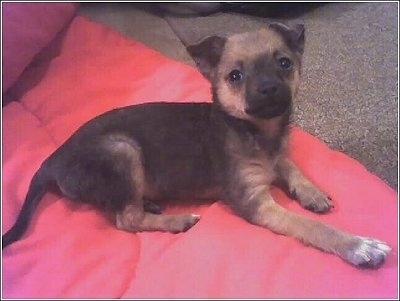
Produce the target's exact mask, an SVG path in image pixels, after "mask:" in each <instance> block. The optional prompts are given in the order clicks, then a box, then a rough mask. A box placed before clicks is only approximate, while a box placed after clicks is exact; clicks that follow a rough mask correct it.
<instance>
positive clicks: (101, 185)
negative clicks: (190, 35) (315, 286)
mask: <svg viewBox="0 0 400 301" xmlns="http://www.w3.org/2000/svg"><path fill="white" fill-rule="evenodd" d="M187 50H188V52H189V53H190V54H191V55H192V57H193V58H194V60H195V62H196V64H197V66H198V68H199V70H200V72H201V73H202V74H203V75H204V76H205V77H206V78H207V79H208V80H209V81H210V83H211V87H212V95H213V103H212V104H209V103H196V104H195V103H152V104H143V105H136V106H129V107H124V108H119V109H115V110H112V111H110V112H107V113H105V114H103V115H101V116H98V117H96V118H94V119H93V120H91V121H89V122H87V123H86V124H84V125H83V126H82V127H81V128H80V129H78V130H77V131H76V132H75V133H74V134H73V135H72V136H71V137H70V138H69V139H68V140H67V141H66V142H65V143H64V144H63V145H62V146H61V147H60V148H58V149H57V150H56V151H55V152H54V153H53V154H52V155H51V156H50V157H48V158H47V159H46V160H45V161H44V162H43V164H42V165H41V167H40V168H39V170H38V171H37V172H36V174H35V175H34V177H33V179H32V181H31V184H30V187H29V190H28V193H27V196H26V199H25V202H24V204H23V206H22V209H21V212H20V214H19V216H18V218H17V221H16V223H15V224H14V226H13V227H12V228H11V229H10V230H9V231H8V232H7V233H6V234H5V235H4V236H3V237H2V243H3V248H4V247H6V246H8V245H9V244H11V243H13V242H15V241H17V240H18V239H20V238H21V237H22V235H23V234H24V232H25V231H26V229H27V227H28V224H29V221H30V219H31V217H32V214H33V212H34V210H35V208H36V206H37V204H38V202H39V201H40V199H41V198H42V196H43V195H44V194H45V192H46V190H47V189H48V187H49V186H50V185H52V184H56V185H57V186H58V187H59V190H60V191H61V192H62V193H63V194H64V195H65V196H67V197H68V198H70V199H71V200H76V201H79V202H84V203H90V204H93V205H94V206H96V207H98V208H99V209H101V210H105V211H107V212H110V213H112V214H113V215H114V216H115V224H116V227H117V228H119V229H122V230H126V231H131V232H137V231H168V232H173V233H177V232H182V231H186V230H188V229H189V228H191V227H192V226H193V225H195V224H196V223H197V222H198V220H199V218H200V217H199V216H197V215H194V214H180V215H167V214H159V213H160V212H159V209H158V207H157V205H155V204H154V203H153V201H158V200H163V199H194V198H197V199H211V200H212V199H222V200H224V201H225V202H226V203H227V204H228V205H229V206H231V207H232V208H233V210H234V211H235V212H236V213H237V214H238V215H240V216H242V217H243V218H244V219H246V220H247V221H249V222H250V223H253V224H256V225H259V226H261V227H265V228H267V229H269V230H271V231H273V232H276V233H278V234H283V235H288V236H292V237H294V238H296V239H298V240H300V241H301V242H303V243H305V244H307V245H311V246H314V247H316V248H318V249H321V250H323V251H325V252H330V253H333V254H336V255H338V256H340V257H341V258H342V259H344V260H345V261H347V262H349V263H351V264H353V265H356V266H363V267H378V266H380V265H381V264H382V262H383V261H384V260H385V257H386V256H387V254H388V253H389V251H390V247H389V246H388V245H386V244H385V243H383V242H380V241H378V240H375V239H372V238H364V237H360V236H355V235H352V234H348V233H345V232H342V231H339V230H337V229H334V228H332V227H329V226H327V225H325V224H322V223H320V222H317V221H313V220H310V219H307V218H305V217H302V216H299V215H296V214H294V213H292V212H289V211H287V210H286V209H284V208H283V207H281V206H279V205H278V204H277V203H276V202H275V201H274V199H273V198H272V196H271V193H270V185H271V183H272V182H273V181H274V180H280V181H282V182H283V183H284V184H285V186H286V187H287V188H288V192H289V193H290V194H291V195H292V196H293V197H295V198H296V199H297V200H298V202H299V203H300V205H301V206H303V207H304V208H306V209H308V210H311V211H314V212H318V213H323V212H327V211H329V210H330V208H331V207H333V205H332V201H331V199H330V198H329V197H328V196H327V195H326V194H325V193H324V192H322V191H321V190H319V189H318V188H317V187H315V186H314V185H313V184H312V183H311V182H310V181H309V180H308V179H306V178H305V177H304V175H303V174H302V173H301V172H300V171H299V170H298V169H297V167H296V166H295V165H294V163H293V162H291V161H290V159H289V158H288V157H287V155H286V141H287V135H288V124H289V121H290V115H291V111H292V101H293V99H294V97H295V95H296V93H297V90H298V87H299V79H300V73H301V59H302V54H303V50H304V27H303V26H302V25H297V26H294V27H289V26H287V25H284V24H281V23H272V24H270V25H268V26H266V27H265V28H263V29H261V30H259V31H256V32H250V33H244V34H238V35H233V36H231V37H229V38H223V37H217V36H213V37H208V38H206V39H204V40H203V41H201V42H200V43H198V44H196V45H191V46H188V47H187Z"/></svg>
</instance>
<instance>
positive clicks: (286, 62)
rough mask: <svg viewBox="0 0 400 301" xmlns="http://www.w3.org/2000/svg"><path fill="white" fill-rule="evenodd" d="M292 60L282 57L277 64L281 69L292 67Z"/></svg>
mask: <svg viewBox="0 0 400 301" xmlns="http://www.w3.org/2000/svg"><path fill="white" fill-rule="evenodd" d="M292 65H293V64H292V61H291V60H289V59H288V58H287V57H283V58H280V59H279V66H280V67H281V68H282V69H283V70H288V69H290V68H291V67H292Z"/></svg>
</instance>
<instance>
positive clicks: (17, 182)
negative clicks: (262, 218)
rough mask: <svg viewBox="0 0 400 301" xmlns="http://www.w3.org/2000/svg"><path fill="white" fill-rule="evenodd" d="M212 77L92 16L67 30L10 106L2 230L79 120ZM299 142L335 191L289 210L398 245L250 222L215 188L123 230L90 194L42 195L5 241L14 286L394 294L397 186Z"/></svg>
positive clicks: (174, 95) (6, 291) (120, 291)
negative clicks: (317, 208) (320, 240)
mask: <svg viewBox="0 0 400 301" xmlns="http://www.w3.org/2000/svg"><path fill="white" fill-rule="evenodd" d="M210 99H211V96H210V91H209V85H208V83H207V82H206V81H205V80H204V79H203V78H202V76H201V75H200V74H199V73H198V72H197V71H196V70H195V69H193V68H191V67H189V66H186V65H184V64H182V63H179V62H175V61H173V60H170V59H168V58H166V57H164V56H162V55H161V54H159V53H157V52H155V51H154V50H151V49H149V48H147V47H146V46H144V45H142V44H141V43H139V42H136V41H133V40H130V39H128V38H125V37H123V36H121V35H119V34H118V33H116V32H114V31H113V30H111V29H109V28H107V27H105V26H103V25H100V24H96V23H93V22H90V21H88V20H86V19H85V18H83V17H76V18H75V19H74V21H73V23H72V25H71V27H70V29H69V30H68V32H67V34H66V36H65V40H64V43H63V45H62V49H61V53H60V55H59V56H58V57H56V58H54V59H53V60H52V61H51V62H50V64H49V65H48V67H47V70H46V73H45V75H44V77H43V79H42V80H41V81H40V83H39V84H37V85H36V86H35V87H34V88H32V89H31V90H30V91H28V92H27V93H26V94H25V95H24V96H23V97H22V99H20V101H19V102H12V103H10V104H9V105H7V106H5V107H4V111H3V195H2V200H3V219H2V223H3V233H4V232H5V231H6V230H8V229H9V228H10V227H11V225H12V224H13V222H14V221H15V218H16V216H17V213H18V212H19V209H20V207H21V204H22V201H23V199H24V197H25V193H26V191H27V188H28V185H29V181H30V179H31V177H32V175H33V173H34V172H35V170H36V169H37V168H38V167H39V165H40V163H41V162H42V160H43V159H45V158H46V157H47V156H48V155H49V154H50V153H51V152H52V151H54V150H55V149H56V147H58V146H59V145H60V144H61V143H62V142H63V141H64V140H65V139H66V138H68V137H69V135H70V134H72V133H73V131H75V130H76V129H77V127H78V126H80V125H81V124H82V123H84V122H85V121H87V120H88V119H90V118H92V117H94V116H96V115H98V114H99V113H102V112H104V111H106V110H109V109H112V108H115V107H120V106H125V105H131V104H138V103H143V102H150V101H181V102H200V101H209V100H210ZM290 155H291V157H292V158H293V160H294V161H295V162H297V163H298V165H299V167H300V168H301V169H302V170H303V172H304V173H305V174H306V175H307V176H309V177H310V178H311V179H312V180H313V181H314V182H315V183H316V184H317V185H318V186H319V187H321V189H323V190H324V191H326V192H327V193H328V194H329V195H330V196H332V198H333V200H334V203H335V208H334V210H333V211H332V212H331V213H329V214H326V215H316V214H313V213H311V212H308V211H305V210H303V209H302V208H300V206H299V205H298V204H297V203H296V202H295V201H293V200H291V199H289V198H288V197H287V196H286V195H285V194H284V193H283V192H282V191H280V190H279V189H277V188H274V190H273V194H274V196H275V197H276V199H277V201H278V202H279V203H280V204H282V206H284V207H286V208H288V209H289V210H292V211H295V212H298V213H300V214H302V215H305V216H309V217H310V218H313V219H315V220H319V221H323V222H325V223H328V224H331V225H333V226H336V227H339V228H341V229H343V230H345V231H349V232H354V233H356V234H359V235H363V236H373V237H376V238H378V239H381V240H383V241H386V242H388V243H389V244H390V246H391V247H392V248H393V251H392V253H391V254H390V255H389V257H388V259H387V261H386V262H385V264H384V265H383V266H382V267H381V268H380V269H378V270H362V269H357V268H354V267H352V266H350V265H348V264H347V263H345V262H343V261H342V260H341V259H339V258H338V257H336V256H333V255H330V254H325V253H323V252H321V251H319V250H316V249H314V248H311V247H306V246H304V245H302V244H301V243H299V242H297V241H295V240H294V239H292V238H288V237H284V236H279V235H276V234H274V233H272V232H270V231H268V230H266V229H262V228H259V227H256V226H253V225H250V224H248V223H247V222H245V221H244V220H242V219H241V218H239V217H237V216H236V215H235V214H233V213H232V212H231V210H230V209H229V208H228V207H226V206H225V205H224V204H223V203H222V202H220V201H219V200H215V202H213V203H211V204H210V203H208V204H194V203H193V202H190V203H188V205H187V206H183V207H177V206H170V207H169V208H168V209H167V211H170V212H192V213H199V214H201V216H202V218H201V220H200V222H199V223H198V224H196V225H195V226H194V227H193V228H192V229H190V230H189V231H187V232H185V233H181V234H169V233H161V232H146V233H138V234H132V233H126V232H123V231H119V230H117V229H116V228H115V227H114V226H113V225H112V224H110V222H109V221H108V220H107V219H106V217H105V216H104V215H103V214H101V213H99V212H98V211H95V210H93V209H92V208H91V207H89V206H84V205H77V204H76V203H72V202H71V201H69V200H68V199H66V198H61V197H60V196H58V195H55V194H53V193H48V194H46V195H45V197H44V199H43V200H42V202H41V203H40V205H39V208H38V210H37V212H36V214H35V217H34V219H33V222H32V224H31V226H30V227H29V230H28V232H27V233H26V235H25V236H24V237H23V239H22V240H20V241H18V242H16V243H15V244H13V245H11V246H10V247H8V248H7V249H5V250H4V251H3V265H2V269H3V271H2V272H3V297H5V298H117V297H122V298H395V297H396V296H397V285H398V278H397V277H398V276H397V270H398V260H397V252H398V239H397V237H398V233H397V218H398V217H397V210H398V209H397V208H398V204H397V194H396V192H395V191H393V190H392V189H391V188H389V187H388V186H387V185H385V184H384V183H383V182H382V181H381V180H380V179H379V178H377V177H376V176H374V175H372V174H371V173H369V172H368V171H367V170H366V169H365V168H364V167H363V166H362V165H361V164H359V163H358V162H357V161H355V160H353V159H351V158H349V157H347V156H346V155H344V154H342V153H340V152H335V151H333V150H331V149H329V148H328V147H327V146H326V145H325V144H323V143H322V142H321V141H319V140H318V139H316V138H315V137H312V136H311V135H309V134H307V133H305V132H304V131H302V130H300V129H299V128H297V127H293V128H292V129H291V132H290Z"/></svg>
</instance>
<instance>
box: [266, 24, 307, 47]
mask: <svg viewBox="0 0 400 301" xmlns="http://www.w3.org/2000/svg"><path fill="white" fill-rule="evenodd" d="M268 27H269V28H271V29H273V30H275V31H276V32H277V33H279V34H280V35H282V37H283V38H284V40H285V42H286V43H287V45H288V46H289V47H290V48H291V49H292V50H293V51H295V52H298V53H300V54H303V52H304V43H305V28H304V24H296V25H294V26H288V25H286V24H283V23H278V22H274V23H270V24H269V25H268Z"/></svg>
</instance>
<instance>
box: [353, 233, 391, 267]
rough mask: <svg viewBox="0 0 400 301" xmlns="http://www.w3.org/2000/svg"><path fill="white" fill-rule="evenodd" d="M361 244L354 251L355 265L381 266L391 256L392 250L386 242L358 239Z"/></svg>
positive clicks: (366, 238) (364, 238)
mask: <svg viewBox="0 0 400 301" xmlns="http://www.w3.org/2000/svg"><path fill="white" fill-rule="evenodd" d="M358 238H359V239H360V244H359V245H358V246H357V247H356V248H355V249H354V253H353V255H354V260H355V264H357V265H360V264H371V265H372V266H375V265H379V264H380V263H381V262H382V261H383V260H384V259H385V258H386V256H387V255H388V254H389V252H390V251H391V248H390V247H389V246H388V245H387V244H386V243H384V242H382V241H379V240H377V239H372V238H368V237H360V236H359V237H358Z"/></svg>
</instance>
